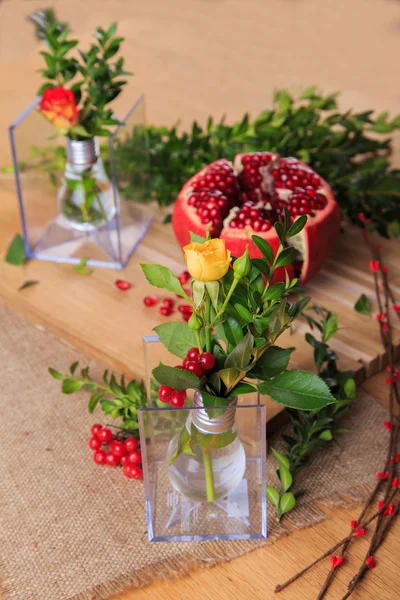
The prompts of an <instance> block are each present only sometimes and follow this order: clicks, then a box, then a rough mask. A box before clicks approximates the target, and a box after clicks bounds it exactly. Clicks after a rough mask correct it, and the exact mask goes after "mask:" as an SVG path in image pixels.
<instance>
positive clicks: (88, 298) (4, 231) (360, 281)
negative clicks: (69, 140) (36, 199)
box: [0, 176, 400, 380]
mask: <svg viewBox="0 0 400 600" xmlns="http://www.w3.org/2000/svg"><path fill="white" fill-rule="evenodd" d="M0 193H1V198H2V203H1V208H0V210H1V213H0V216H1V219H0V233H1V244H2V250H3V251H4V248H5V246H6V245H7V243H8V242H9V240H10V238H11V237H12V234H11V233H10V232H12V231H14V230H17V229H18V224H17V222H16V199H15V194H14V189H13V182H12V179H11V178H10V177H6V176H3V177H2V178H0ZM50 200H51V199H49V201H50ZM149 210H151V209H150V208H149ZM153 212H154V213H155V214H156V213H157V211H156V210H154V211H153ZM382 243H383V248H382V252H383V255H384V256H385V257H386V258H385V260H386V263H387V265H388V268H389V270H390V275H391V281H393V284H394V292H395V294H396V295H397V296H398V297H400V265H399V264H398V260H397V256H398V254H397V253H396V251H395V250H396V248H397V250H398V247H399V246H398V245H397V244H396V243H394V244H392V245H390V249H389V242H387V241H385V240H382ZM143 262H150V263H161V264H164V265H166V266H168V267H170V268H171V269H172V270H173V271H174V272H175V273H177V274H179V273H181V272H182V270H183V269H184V262H183V257H182V252H181V250H180V248H179V247H178V244H177V243H176V241H175V239H174V237H173V233H172V228H171V226H170V225H162V224H161V222H160V219H159V215H158V217H157V214H156V218H155V221H154V223H153V225H152V226H151V228H150V230H149V232H148V234H147V235H146V237H145V238H144V240H143V242H142V243H141V244H140V246H139V248H138V250H137V252H136V253H135V254H134V255H133V257H132V259H131V260H130V262H129V264H128V266H127V267H126V268H125V269H124V270H123V271H115V270H110V269H103V268H96V269H95V270H94V272H93V274H92V275H90V276H83V275H78V274H76V273H75V272H74V270H73V269H72V267H71V266H70V265H65V264H56V263H52V262H44V261H38V260H32V261H30V262H29V263H28V264H26V265H24V266H23V267H15V266H12V265H9V264H7V263H5V262H4V260H1V261H0V297H2V298H3V300H4V301H5V302H6V303H7V304H9V305H10V307H12V308H13V310H16V311H18V312H19V313H21V314H23V315H24V316H26V317H27V318H28V319H30V320H34V321H36V322H38V323H40V324H44V325H46V327H48V328H49V329H50V330H51V331H54V332H55V333H56V334H57V335H59V336H61V337H63V338H65V339H67V340H68V341H70V342H71V343H72V344H77V345H79V347H80V348H83V349H84V351H86V352H87V353H88V354H89V355H90V356H93V357H95V358H98V359H100V360H102V361H103V362H104V363H105V364H107V365H109V366H112V367H114V368H116V369H122V370H124V371H125V372H126V373H129V374H131V375H133V376H137V377H143V375H144V363H143V354H142V337H143V336H145V335H151V333H152V329H153V327H154V326H155V325H157V324H159V323H163V322H166V321H167V320H168V319H171V318H175V319H180V318H181V315H180V313H179V312H178V311H175V312H174V314H173V315H172V317H169V318H166V317H162V316H160V315H159V313H158V310H157V307H154V308H147V307H145V306H144V305H143V298H144V296H146V295H149V294H155V293H156V294H157V293H158V291H159V290H156V289H155V288H152V287H151V286H150V285H149V284H148V283H147V282H146V280H145V278H144V276H143V274H142V271H141V268H140V263H143ZM117 278H123V279H126V280H127V281H129V282H131V283H132V284H133V286H132V288H131V289H130V290H129V291H127V292H122V291H120V290H119V289H118V288H117V287H116V286H115V285H114V282H115V280H116V279H117ZM27 279H36V280H39V282H40V283H39V285H36V286H34V287H31V288H28V289H26V290H23V291H18V287H19V286H20V284H21V283H22V282H23V281H25V280H27ZM160 292H161V293H160V294H158V295H159V297H165V296H167V294H164V293H162V290H160ZM307 292H308V293H309V294H310V295H311V296H312V302H313V303H315V304H319V305H322V306H325V307H327V308H329V309H330V310H332V311H333V312H335V313H336V314H337V315H338V318H339V325H340V331H339V332H338V335H337V336H335V338H333V339H332V341H331V345H332V347H333V349H334V350H335V351H336V352H337V353H338V356H339V358H340V363H341V366H342V367H343V368H346V369H354V370H355V371H357V374H358V378H359V380H361V379H363V378H364V377H365V376H369V375H372V374H373V373H375V372H377V371H378V370H379V369H381V368H382V366H383V364H384V362H385V357H384V356H383V355H382V350H381V342H380V338H379V332H378V328H377V327H376V323H375V320H374V319H373V318H370V317H367V316H364V315H360V314H358V313H357V312H356V311H355V310H354V303H355V301H356V300H357V299H358V297H359V296H360V294H361V293H365V294H366V295H367V297H368V298H369V299H370V301H371V305H372V309H373V312H374V311H375V300H374V290H373V282H372V277H371V275H370V273H369V271H368V252H367V249H366V247H365V245H364V243H363V240H362V238H361V236H360V232H359V230H357V229H355V228H352V227H350V228H347V230H346V232H344V233H342V234H341V236H340V239H339V242H338V243H337V245H336V248H335V249H334V251H333V253H332V255H331V258H330V259H329V260H328V261H327V263H326V266H325V267H324V268H323V270H322V272H321V273H320V274H319V275H318V276H317V277H316V278H315V279H314V280H312V281H311V282H310V283H309V285H307ZM395 326H396V327H397V329H396V337H397V338H398V337H399V336H398V333H399V331H400V324H399V321H398V320H395ZM307 330H308V326H307V325H306V323H304V322H303V321H299V322H296V323H295V325H294V328H293V332H292V333H291V334H290V333H289V332H287V333H286V334H285V335H284V336H282V338H281V339H280V342H279V343H280V344H281V345H286V346H295V347H296V352H295V353H294V354H293V360H292V363H291V364H292V365H293V366H294V367H298V368H304V369H311V368H313V358H312V351H311V347H310V346H309V345H308V344H306V343H305V340H304V333H305V332H306V331H307ZM397 341H398V340H397Z"/></svg>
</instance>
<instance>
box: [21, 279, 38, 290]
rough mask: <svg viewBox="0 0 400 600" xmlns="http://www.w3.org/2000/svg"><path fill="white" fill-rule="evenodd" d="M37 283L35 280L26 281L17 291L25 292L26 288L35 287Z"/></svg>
mask: <svg viewBox="0 0 400 600" xmlns="http://www.w3.org/2000/svg"><path fill="white" fill-rule="evenodd" d="M38 283H39V281H38V280H37V279H28V280H27V281H24V283H23V284H22V285H20V286H19V288H18V291H19V292H20V291H21V290H25V289H26V288H28V287H31V286H32V285H37V284H38Z"/></svg>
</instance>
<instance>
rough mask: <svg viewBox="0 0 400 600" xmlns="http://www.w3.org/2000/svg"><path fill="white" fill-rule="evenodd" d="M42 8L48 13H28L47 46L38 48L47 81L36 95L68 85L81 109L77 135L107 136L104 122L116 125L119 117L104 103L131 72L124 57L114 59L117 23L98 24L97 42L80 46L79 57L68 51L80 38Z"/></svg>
mask: <svg viewBox="0 0 400 600" xmlns="http://www.w3.org/2000/svg"><path fill="white" fill-rule="evenodd" d="M45 12H46V13H47V14H44V13H43V11H40V13H39V14H36V13H35V14H34V15H32V17H31V20H32V21H33V22H34V23H35V25H36V32H37V35H38V36H39V37H40V38H41V39H43V40H44V41H45V43H46V44H47V46H48V48H47V50H43V51H41V52H40V54H41V55H42V56H43V58H44V60H45V62H46V67H45V68H43V69H40V72H41V74H42V75H43V77H44V78H45V79H46V80H47V81H46V82H45V83H44V84H43V85H42V86H41V87H40V89H39V91H38V95H41V94H42V93H43V91H44V90H45V89H48V88H53V87H57V86H63V87H69V89H71V90H72V92H73V93H74V96H75V100H76V103H77V105H79V109H80V120H79V125H78V126H75V128H74V131H75V132H76V134H77V139H80V138H85V137H88V136H89V137H92V136H109V135H110V131H109V129H107V128H106V126H107V125H117V124H118V123H119V120H118V119H116V118H115V116H114V114H113V111H112V110H111V109H110V108H106V105H107V104H109V103H110V102H112V101H113V100H115V98H117V96H119V94H120V93H121V91H122V88H123V86H124V85H125V84H126V83H127V81H126V79H124V77H125V76H127V75H131V73H129V72H128V71H125V69H124V58H123V57H119V58H118V59H116V60H115V56H116V54H117V53H118V51H119V49H120V45H121V43H122V42H123V41H124V38H123V37H118V36H116V35H115V34H116V31H117V23H113V24H112V25H111V26H110V27H109V28H108V29H103V28H102V27H98V28H97V29H96V32H95V34H94V37H95V39H96V42H95V43H92V44H91V46H90V48H89V50H87V51H83V50H79V57H80V60H79V59H78V57H76V56H73V55H72V54H71V51H73V49H74V48H75V47H76V46H77V45H78V43H79V41H78V40H76V39H72V38H70V37H69V34H70V28H69V27H68V26H67V25H64V24H61V23H60V21H58V20H57V19H55V17H54V13H52V12H51V11H50V14H48V11H45ZM35 16H36V19H35ZM77 127H78V128H79V130H78V129H77ZM78 131H79V133H78Z"/></svg>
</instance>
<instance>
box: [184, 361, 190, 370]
mask: <svg viewBox="0 0 400 600" xmlns="http://www.w3.org/2000/svg"><path fill="white" fill-rule="evenodd" d="M189 362H190V360H189V359H188V358H184V359H183V363H182V367H183V368H184V369H186V367H187V365H188V363H189Z"/></svg>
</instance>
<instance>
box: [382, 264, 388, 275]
mask: <svg viewBox="0 0 400 600" xmlns="http://www.w3.org/2000/svg"><path fill="white" fill-rule="evenodd" d="M382 271H383V272H384V273H387V272H388V268H387V266H386V265H383V267H382Z"/></svg>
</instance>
